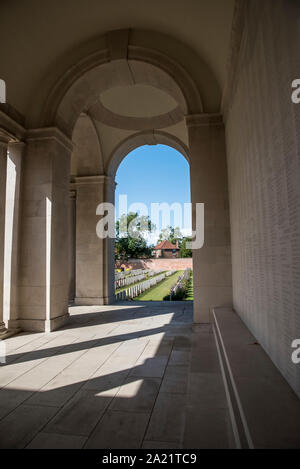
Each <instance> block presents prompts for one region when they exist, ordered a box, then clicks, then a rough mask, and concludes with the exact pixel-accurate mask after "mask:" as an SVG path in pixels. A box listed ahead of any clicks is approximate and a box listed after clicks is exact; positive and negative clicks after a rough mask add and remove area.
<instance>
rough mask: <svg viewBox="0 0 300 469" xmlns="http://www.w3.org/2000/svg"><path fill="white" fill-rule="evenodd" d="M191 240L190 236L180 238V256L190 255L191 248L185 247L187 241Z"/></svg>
mask: <svg viewBox="0 0 300 469" xmlns="http://www.w3.org/2000/svg"><path fill="white" fill-rule="evenodd" d="M191 241H192V238H188V237H185V238H183V239H182V240H181V244H180V252H179V255H180V257H185V258H186V257H192V250H191V249H187V247H186V244H187V242H191Z"/></svg>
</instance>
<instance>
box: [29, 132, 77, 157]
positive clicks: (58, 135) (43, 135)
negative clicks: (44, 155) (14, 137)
mask: <svg viewBox="0 0 300 469" xmlns="http://www.w3.org/2000/svg"><path fill="white" fill-rule="evenodd" d="M26 140H27V142H30V141H41V140H55V141H56V142H58V143H59V144H60V145H62V146H63V147H65V148H66V149H67V150H68V151H70V152H72V151H73V142H72V140H70V139H69V137H68V136H67V135H66V134H64V133H63V132H62V131H61V130H60V129H59V128H58V127H42V128H40V129H29V130H27V132H26Z"/></svg>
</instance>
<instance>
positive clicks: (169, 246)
mask: <svg viewBox="0 0 300 469" xmlns="http://www.w3.org/2000/svg"><path fill="white" fill-rule="evenodd" d="M154 249H155V250H158V249H178V250H179V248H177V247H176V246H174V244H172V243H170V241H162V242H161V243H159V244H158V245H157V246H155V248H154Z"/></svg>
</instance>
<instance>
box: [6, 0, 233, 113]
mask: <svg viewBox="0 0 300 469" xmlns="http://www.w3.org/2000/svg"><path fill="white" fill-rule="evenodd" d="M234 1H235V0H209V1H208V0H186V1H183V0H151V1H149V0H128V1H125V0H85V1H83V0H51V1H50V0H43V1H40V0H26V1H20V0H2V1H1V3H0V57H1V62H0V77H1V78H3V79H4V80H5V81H6V83H7V96H8V100H9V103H10V104H11V105H12V106H14V107H15V108H16V109H17V110H18V111H19V112H21V113H23V114H24V115H26V112H27V111H28V109H29V108H30V106H31V105H32V100H34V99H35V98H36V99H38V95H39V87H40V86H41V83H43V81H47V80H48V79H50V77H51V79H52V81H55V78H56V77H55V72H56V69H57V70H58V69H59V66H58V65H57V64H58V63H59V60H60V58H61V57H66V59H65V60H66V61H68V62H69V65H70V64H72V63H76V61H77V59H78V58H80V57H82V56H84V54H85V51H87V52H90V50H91V44H93V47H92V49H93V50H96V49H97V41H98V39H97V38H99V37H100V36H101V35H103V34H105V33H107V32H108V31H111V30H115V29H122V28H129V29H130V28H134V29H142V30H149V31H153V32H159V33H163V34H166V35H169V36H171V37H173V38H175V39H176V40H178V41H180V42H182V43H184V44H185V45H186V46H188V47H189V48H190V49H191V50H193V51H194V52H195V53H196V54H197V55H198V56H199V57H201V60H202V61H203V62H205V63H206V64H207V66H208V67H209V68H210V70H211V71H212V73H213V75H214V77H215V79H216V82H217V83H218V85H219V88H220V90H222V89H223V87H224V83H225V79H226V63H227V58H228V52H229V42H230V32H231V25H232V17H233V10H234ZM123 91H124V90H123ZM140 91H141V90H137V91H136V92H137V93H138V92H140ZM121 92H122V90H120V93H121ZM102 98H103V104H105V105H106V106H107V107H108V108H110V110H113V102H112V100H111V98H110V96H109V94H108V95H107V96H103V97H102ZM158 98H159V97H158V96H155V97H153V99H158ZM120 99H122V96H120ZM165 105H166V106H167V105H170V106H171V104H170V103H165ZM149 106H150V107H151V104H150V103H149ZM150 107H149V113H150V114H151V112H152V110H151V108H150ZM131 112H132V115H135V113H139V110H138V109H133V108H132V109H131Z"/></svg>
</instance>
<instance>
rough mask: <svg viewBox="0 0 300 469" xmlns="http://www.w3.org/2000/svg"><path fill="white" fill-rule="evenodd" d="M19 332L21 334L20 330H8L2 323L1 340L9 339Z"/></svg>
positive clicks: (0, 326) (0, 328)
mask: <svg viewBox="0 0 300 469" xmlns="http://www.w3.org/2000/svg"><path fill="white" fill-rule="evenodd" d="M19 332H21V329H20V328H14V329H6V327H5V324H4V323H2V324H1V325H0V340H4V339H8V337H11V336H13V335H16V334H18V333H19Z"/></svg>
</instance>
